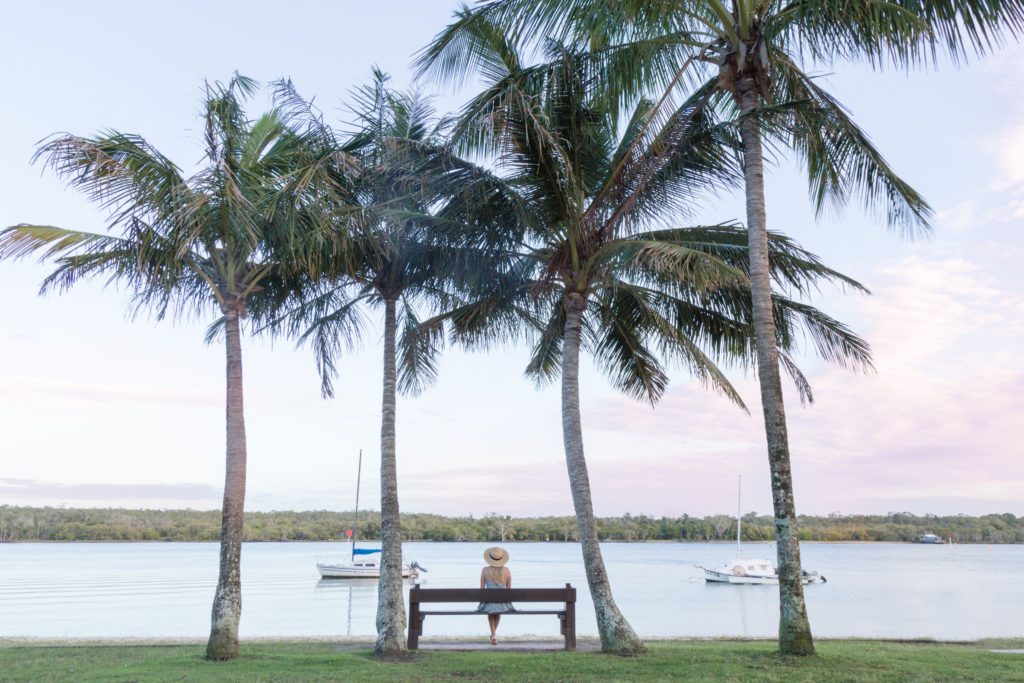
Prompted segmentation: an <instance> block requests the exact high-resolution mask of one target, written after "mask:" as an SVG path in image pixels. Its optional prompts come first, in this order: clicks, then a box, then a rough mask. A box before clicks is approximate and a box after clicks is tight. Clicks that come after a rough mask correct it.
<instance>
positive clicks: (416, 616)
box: [408, 605, 423, 650]
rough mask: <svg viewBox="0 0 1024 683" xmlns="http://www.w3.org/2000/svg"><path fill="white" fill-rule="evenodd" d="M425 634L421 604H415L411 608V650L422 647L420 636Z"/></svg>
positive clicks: (409, 644)
mask: <svg viewBox="0 0 1024 683" xmlns="http://www.w3.org/2000/svg"><path fill="white" fill-rule="evenodd" d="M422 634H423V615H422V614H420V610H419V605H414V606H413V607H412V609H410V610H409V641H408V647H409V649H410V650H418V649H419V647H420V636H421V635H422Z"/></svg>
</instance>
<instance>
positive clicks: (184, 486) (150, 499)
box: [0, 478, 221, 509]
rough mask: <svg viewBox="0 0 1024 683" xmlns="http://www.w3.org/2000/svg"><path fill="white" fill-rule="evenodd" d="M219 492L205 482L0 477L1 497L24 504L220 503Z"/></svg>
mask: <svg viewBox="0 0 1024 683" xmlns="http://www.w3.org/2000/svg"><path fill="white" fill-rule="evenodd" d="M220 498H221V492H220V491H219V490H218V489H217V488H216V487H215V486H209V485H206V484H190V483H173V484H152V483H140V484H103V483H88V484H67V483H61V482H52V481H38V480H34V479H13V478H0V500H3V501H5V502H8V503H13V504H24V505H65V504H66V505H70V506H75V505H80V506H84V507H92V506H97V505H102V506H113V507H156V508H165V507H198V508H203V509H207V508H216V507H219V506H220Z"/></svg>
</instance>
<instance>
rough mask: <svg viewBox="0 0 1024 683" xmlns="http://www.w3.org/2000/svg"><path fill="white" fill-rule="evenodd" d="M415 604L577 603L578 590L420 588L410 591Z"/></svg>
mask: <svg viewBox="0 0 1024 683" xmlns="http://www.w3.org/2000/svg"><path fill="white" fill-rule="evenodd" d="M414 602H419V603H423V602H564V603H575V602H576V589H575V588H573V587H572V585H570V584H568V583H567V584H565V588H420V587H419V586H413V587H412V590H410V591H409V603H410V604H412V603H414Z"/></svg>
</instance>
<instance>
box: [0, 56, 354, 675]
mask: <svg viewBox="0 0 1024 683" xmlns="http://www.w3.org/2000/svg"><path fill="white" fill-rule="evenodd" d="M255 89H256V83H255V82H254V81H252V80H250V79H248V78H245V77H243V76H239V75H235V77H234V78H232V79H231V81H230V82H229V83H228V84H227V85H226V86H223V85H221V84H219V83H217V84H214V85H208V86H207V96H206V101H205V116H204V124H205V142H206V158H205V161H206V165H205V166H204V167H203V168H202V170H200V171H199V172H198V173H196V174H195V175H193V176H192V177H190V178H185V177H184V176H183V175H182V173H181V171H180V169H179V168H178V167H177V166H175V165H174V164H173V163H172V162H171V161H170V160H169V159H167V158H166V157H164V156H163V155H161V154H160V153H159V152H158V151H157V150H156V149H154V148H153V147H152V146H151V145H150V144H149V143H147V142H146V141H145V140H144V139H143V138H141V137H139V136H137V135H131V134H123V133H118V132H113V131H112V132H107V133H104V134H102V135H99V136H96V137H91V138H86V137H78V136H74V135H60V136H57V137H55V138H53V139H52V140H50V141H49V142H46V143H45V144H44V145H42V146H41V147H40V148H39V150H38V152H37V154H36V158H37V159H43V160H44V161H45V163H46V164H47V166H49V167H50V168H51V169H52V170H53V171H54V172H55V173H57V175H59V176H61V177H62V178H65V179H67V181H68V182H69V184H70V185H71V186H73V187H75V188H76V189H78V190H81V191H82V192H84V193H85V194H86V195H87V196H88V197H89V198H90V199H92V200H94V201H96V202H97V203H98V204H100V205H101V206H102V207H104V208H106V209H108V210H110V212H111V214H110V219H109V220H108V225H107V227H108V233H109V234H96V233H90V232H83V231H79V230H69V229H64V228H58V227H52V226H39V225H26V224H22V225H17V226H13V227H9V228H7V229H5V230H4V231H3V232H0V258H8V257H14V258H17V257H21V256H25V255H28V254H32V253H38V252H41V253H42V255H43V257H44V258H54V259H56V264H57V267H56V269H55V270H54V271H53V273H51V274H50V275H49V276H48V277H47V278H46V280H45V281H44V282H43V286H42V291H43V292H49V291H52V290H57V291H64V290H66V289H67V288H69V287H71V286H72V285H74V284H75V283H77V282H78V281H79V280H82V279H91V278H94V277H103V278H105V279H106V282H108V283H111V282H118V283H123V284H125V285H127V286H128V287H129V288H130V290H131V291H132V294H133V303H134V306H135V307H136V311H141V310H150V311H152V312H153V313H154V314H155V316H156V317H157V319H161V318H163V317H164V316H165V314H166V313H168V312H169V311H170V312H172V313H176V314H182V313H183V314H193V315H196V316H200V315H205V314H208V313H210V312H216V314H219V318H218V319H217V321H216V322H215V323H214V325H213V326H212V327H211V331H210V333H209V335H208V336H213V335H215V334H216V333H218V331H219V330H221V329H222V330H223V333H224V337H225V349H226V364H227V385H226V399H227V400H226V403H227V420H226V435H227V456H226V474H225V483H224V502H223V513H222V518H221V539H220V572H219V575H218V580H217V590H216V594H215V596H214V600H213V610H212V623H211V628H210V638H209V642H208V644H207V649H206V654H207V657H209V658H210V659H231V658H233V657H236V656H238V652H239V646H238V622H239V619H240V617H241V579H240V561H241V548H242V540H243V528H242V516H243V509H244V503H245V475H246V442H245V420H244V415H243V391H242V350H241V328H242V321H243V320H244V319H245V318H246V317H247V304H248V303H249V302H250V301H251V300H252V299H253V296H254V295H255V294H256V293H257V292H259V291H260V290H261V289H263V288H265V287H269V288H271V289H273V288H280V284H279V283H280V282H281V281H283V280H286V279H288V278H290V277H294V272H295V269H294V262H295V260H294V259H293V257H294V256H298V255H299V254H300V252H299V251H298V250H297V249H298V247H300V246H301V245H302V244H303V243H306V242H308V241H309V237H310V236H311V235H316V234H329V231H330V230H332V229H333V226H332V225H331V223H330V221H329V219H328V217H327V216H326V215H325V214H324V213H323V212H322V211H321V210H320V205H319V203H318V202H316V201H310V200H314V199H318V198H321V197H324V196H329V195H330V193H331V192H333V190H332V183H331V182H330V177H329V176H330V175H331V174H328V173H326V172H325V169H332V168H334V167H336V166H338V165H339V164H340V163H341V161H342V160H340V159H339V157H338V156H337V155H334V156H321V157H314V156H313V155H312V154H311V153H310V147H309V145H308V144H307V142H308V141H307V140H305V139H304V138H303V136H301V135H299V134H296V133H295V132H293V131H291V130H290V129H289V128H288V127H287V126H286V125H285V122H284V121H283V120H282V119H281V117H280V116H279V115H278V113H277V112H274V111H271V112H268V113H266V114H264V115H262V116H261V117H260V118H258V119H256V120H255V121H250V120H248V119H247V118H246V117H245V113H244V111H243V109H242V103H243V100H244V99H245V98H246V97H247V96H249V95H250V94H251V93H253V92H254V90H255Z"/></svg>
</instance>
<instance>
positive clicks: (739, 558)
mask: <svg viewBox="0 0 1024 683" xmlns="http://www.w3.org/2000/svg"><path fill="white" fill-rule="evenodd" d="M742 490H743V477H742V476H741V477H740V480H739V486H738V487H737V491H736V559H735V560H733V561H732V562H730V563H728V564H726V565H723V566H721V567H719V568H718V569H710V568H708V567H704V566H701V565H697V567H698V569H701V570H702V571H703V572H704V580H705V581H706V582H707V583H731V584H742V585H753V586H757V585H778V583H779V570H778V569H777V568H776V567H775V563H774V562H772V561H771V560H753V559H747V558H744V557H743V554H742V545H741V542H740V537H741V531H742V528H743V516H742V515H741V514H740V509H741V506H742V503H741V496H742ZM801 579H802V581H803V582H804V583H805V584H808V583H825V582H827V581H828V579H826V578H825V577H824V576H821V575H820V574H818V572H811V571H806V570H804V571H803V572H802V577H801Z"/></svg>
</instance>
